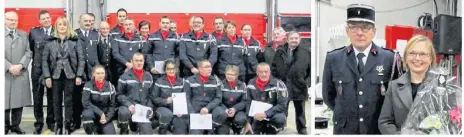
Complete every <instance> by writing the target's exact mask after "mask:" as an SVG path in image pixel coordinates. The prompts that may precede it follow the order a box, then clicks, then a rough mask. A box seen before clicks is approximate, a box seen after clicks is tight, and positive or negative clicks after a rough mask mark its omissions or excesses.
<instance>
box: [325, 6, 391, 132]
mask: <svg viewBox="0 0 464 137" xmlns="http://www.w3.org/2000/svg"><path fill="white" fill-rule="evenodd" d="M347 13H348V21H347V24H348V26H347V27H346V33H347V35H348V36H349V38H350V41H351V45H349V46H345V47H342V48H339V49H335V50H333V51H331V52H329V53H327V58H326V60H325V65H324V74H323V81H322V84H323V87H322V90H323V99H324V103H325V104H326V105H327V106H328V107H329V108H330V109H331V110H333V112H334V116H333V122H334V134H380V132H379V129H378V126H377V125H378V124H377V121H378V118H379V115H380V111H381V108H382V104H383V100H384V94H385V93H384V92H385V91H386V87H388V85H387V84H388V82H390V81H391V80H392V79H395V78H396V77H397V76H395V75H393V74H400V73H397V72H400V71H395V70H396V69H395V70H392V68H393V67H394V66H393V64H396V63H394V60H395V58H399V57H397V56H395V53H394V52H393V51H391V50H388V49H384V48H381V47H379V46H377V45H376V44H374V43H373V42H372V38H373V37H374V35H375V33H376V29H375V13H374V8H373V7H371V6H368V5H362V4H352V5H350V6H349V7H348V10H347ZM392 73H393V74H392Z"/></svg>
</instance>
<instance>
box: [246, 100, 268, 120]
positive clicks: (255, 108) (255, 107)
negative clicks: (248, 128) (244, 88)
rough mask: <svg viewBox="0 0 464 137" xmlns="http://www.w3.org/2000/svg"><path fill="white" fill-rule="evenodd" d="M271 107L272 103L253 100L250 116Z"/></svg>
mask: <svg viewBox="0 0 464 137" xmlns="http://www.w3.org/2000/svg"><path fill="white" fill-rule="evenodd" d="M271 108H272V104H268V103H264V102H261V101H255V100H252V101H251V105H250V112H249V113H248V116H250V117H254V116H255V115H256V113H264V112H265V111H267V110H269V109H271Z"/></svg>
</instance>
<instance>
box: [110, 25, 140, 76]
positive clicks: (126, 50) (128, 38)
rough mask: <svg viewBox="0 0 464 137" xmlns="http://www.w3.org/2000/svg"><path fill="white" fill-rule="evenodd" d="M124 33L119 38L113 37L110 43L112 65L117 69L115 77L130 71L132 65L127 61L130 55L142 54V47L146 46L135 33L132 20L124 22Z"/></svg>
mask: <svg viewBox="0 0 464 137" xmlns="http://www.w3.org/2000/svg"><path fill="white" fill-rule="evenodd" d="M124 27H125V29H126V30H125V32H124V35H122V36H121V37H114V40H113V41H112V42H111V46H112V47H111V48H112V53H113V58H114V59H115V60H116V62H115V63H114V64H115V66H116V69H117V72H115V73H116V76H118V77H119V76H121V75H122V74H123V73H124V72H125V71H127V70H129V69H132V67H133V65H132V63H130V62H129V61H130V60H131V58H132V55H134V53H137V52H142V47H145V46H144V45H145V44H147V42H146V41H144V40H143V39H142V37H141V36H140V35H139V34H137V33H135V28H134V20H132V19H130V18H127V19H126V20H125V21H124Z"/></svg>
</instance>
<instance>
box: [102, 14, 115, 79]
mask: <svg viewBox="0 0 464 137" xmlns="http://www.w3.org/2000/svg"><path fill="white" fill-rule="evenodd" d="M99 31H100V37H99V40H98V45H97V50H98V51H97V53H98V62H99V63H100V65H102V66H104V67H105V74H106V79H107V80H108V81H110V82H111V84H113V85H116V84H117V83H118V79H116V78H117V76H115V75H116V74H115V72H116V69H115V65H114V64H115V63H116V61H115V60H114V58H113V53H112V49H111V41H112V40H113V36H111V35H109V24H108V23H107V22H105V21H102V22H101V23H100V28H99Z"/></svg>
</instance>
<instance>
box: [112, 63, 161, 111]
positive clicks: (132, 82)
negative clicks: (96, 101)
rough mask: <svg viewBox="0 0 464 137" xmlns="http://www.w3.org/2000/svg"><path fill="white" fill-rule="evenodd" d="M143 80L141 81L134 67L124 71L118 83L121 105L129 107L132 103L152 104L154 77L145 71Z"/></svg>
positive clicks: (118, 97)
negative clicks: (151, 95)
mask: <svg viewBox="0 0 464 137" xmlns="http://www.w3.org/2000/svg"><path fill="white" fill-rule="evenodd" d="M142 80H143V81H139V80H138V79H137V76H136V75H135V73H134V71H133V69H130V70H129V71H127V72H124V74H123V75H121V77H119V81H118V85H117V92H118V93H117V95H116V98H117V102H118V103H119V105H123V106H126V107H129V106H130V105H136V104H140V105H144V106H152V104H151V100H150V97H149V96H150V94H152V93H151V92H152V91H153V78H152V77H151V74H150V73H148V72H144V74H143V79H142Z"/></svg>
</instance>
